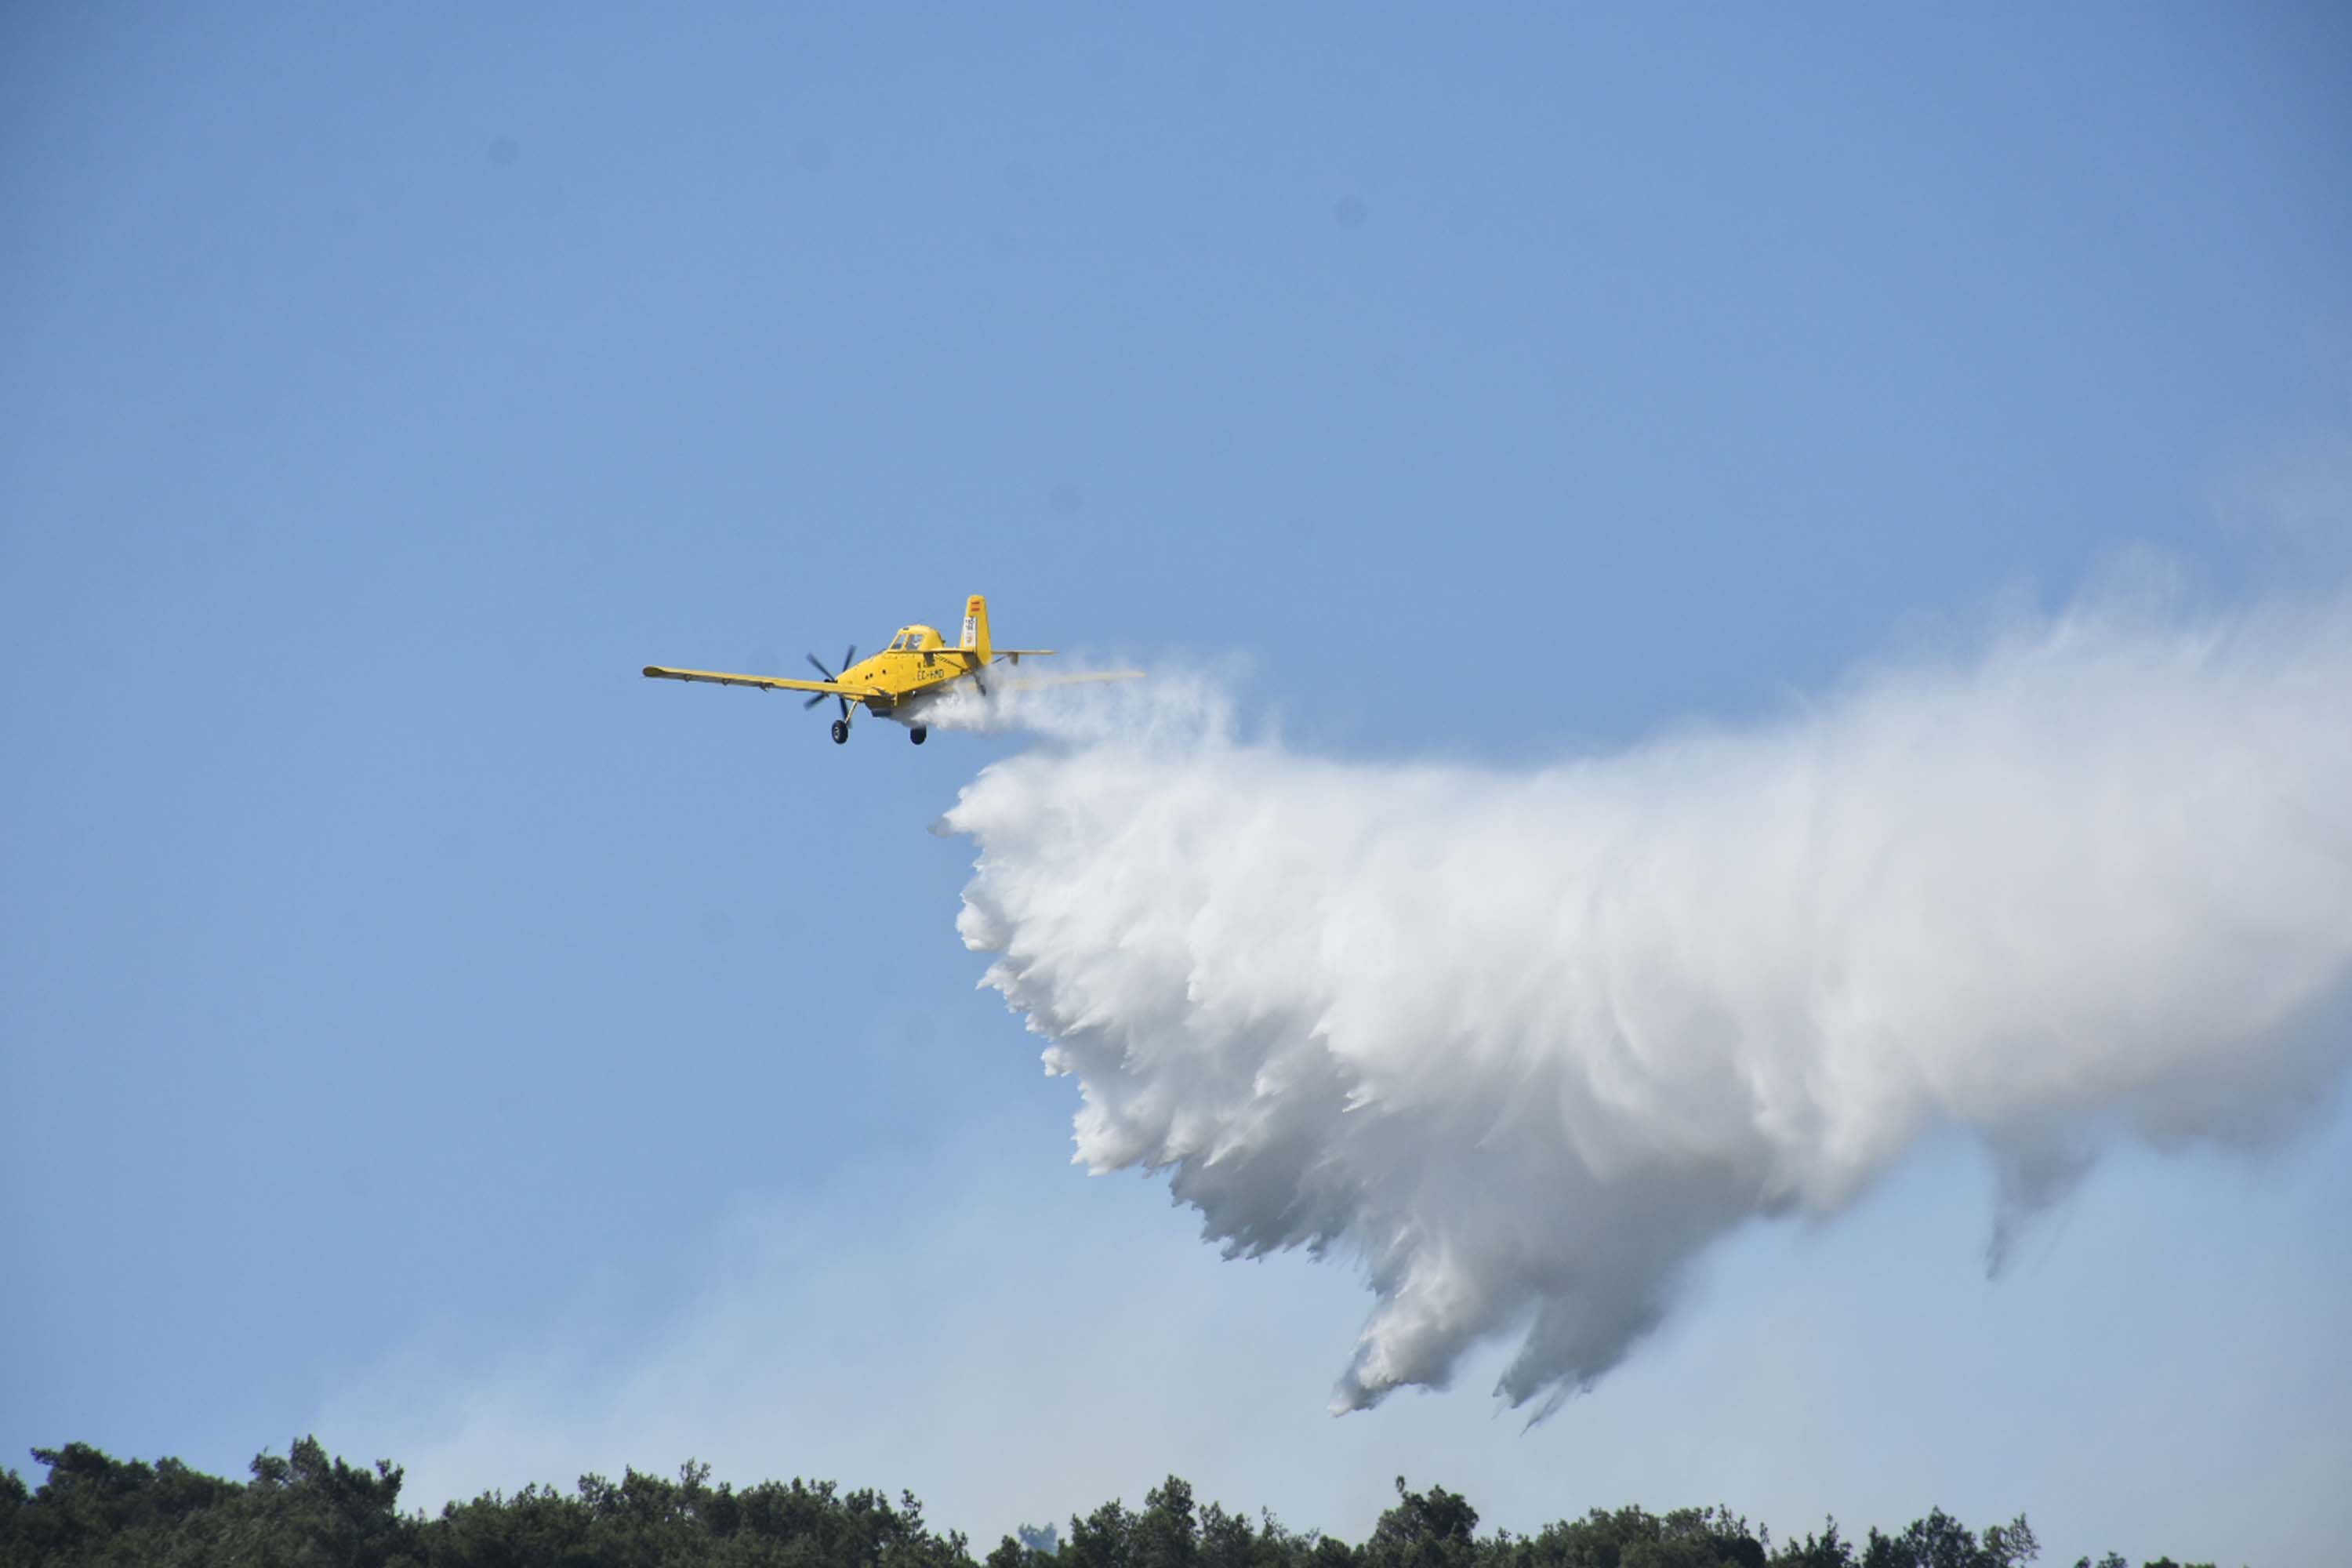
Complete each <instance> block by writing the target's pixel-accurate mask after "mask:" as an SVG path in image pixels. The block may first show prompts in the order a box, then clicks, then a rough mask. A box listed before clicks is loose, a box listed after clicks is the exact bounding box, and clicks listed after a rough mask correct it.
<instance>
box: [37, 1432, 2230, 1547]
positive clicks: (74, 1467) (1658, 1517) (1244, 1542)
mask: <svg viewBox="0 0 2352 1568" xmlns="http://www.w3.org/2000/svg"><path fill="white" fill-rule="evenodd" d="M33 1458H35V1459H36V1460H37V1461H38V1462H39V1463H41V1464H43V1465H45V1466H47V1467H48V1471H49V1474H48V1479H47V1480H46V1481H45V1482H43V1483H42V1484H41V1486H40V1488H39V1489H37V1490H36V1489H29V1488H27V1487H26V1484H25V1481H24V1479H23V1478H22V1477H21V1476H19V1475H18V1474H17V1473H16V1471H14V1470H0V1568H210V1565H212V1564H215V1563H217V1564H231V1563H234V1564H237V1565H238V1568H706V1565H710V1568H978V1565H979V1564H980V1563H984V1564H985V1568H2021V1564H2024V1563H2031V1562H2032V1561H2033V1560H2034V1559H2035V1557H2037V1556H2038V1555H2039V1552H2040V1545H2039V1543H2038V1542H2036V1541H2035V1540H2034V1538H2033V1531H2032V1527H2030V1526H2029V1525H2028V1524H2027V1523H2026V1521H2025V1519H2024V1516H2023V1515H2020V1516H2019V1517H2017V1518H2016V1519H2014V1520H2011V1521H2010V1522H2008V1523H2007V1524H1995V1525H1989V1526H1987V1527H1986V1528H1985V1529H1984V1530H1983V1531H1971V1530H1969V1529H1968V1528H1967V1527H1965V1526H1964V1525H1962V1524H1961V1523H1960V1522H1959V1521H1957V1520H1955V1519H1953V1518H1952V1517H1951V1516H1949V1515H1948V1514H1946V1513H1945V1512H1944V1511H1943V1510H1940V1509H1937V1510H1931V1511H1930V1512H1929V1513H1928V1515H1927V1518H1925V1519H1919V1520H1914V1521H1912V1522H1911V1523H1910V1524H1909V1525H1907V1526H1906V1527H1905V1528H1904V1529H1903V1530H1901V1531H1896V1532H1895V1533H1894V1534H1885V1533H1883V1532H1881V1531H1878V1530H1876V1529H1875V1528H1874V1529H1872V1530H1870V1531H1867V1532H1866V1533H1865V1534H1864V1537H1863V1538H1862V1539H1861V1540H1860V1541H1858V1542H1856V1541H1853V1540H1849V1539H1848V1538H1847V1537H1845V1536H1844V1535H1843V1533H1841V1531H1840V1530H1839V1528H1838V1525H1837V1523H1836V1521H1833V1520H1832V1521H1829V1522H1828V1524H1827V1525H1826V1526H1825V1528H1824V1529H1823V1530H1822V1532H1821V1533H1820V1534H1818V1535H1816V1534H1812V1533H1808V1534H1807V1535H1805V1536H1804V1538H1803V1539H1802V1540H1793V1539H1792V1540H1787V1541H1783V1542H1780V1544H1779V1545H1778V1546H1775V1545H1774V1544H1773V1543H1772V1542H1771V1539H1770V1534H1769V1531H1765V1530H1762V1529H1760V1528H1759V1529H1755V1530H1751V1529H1749V1528H1748V1521H1746V1520H1745V1519H1742V1518H1740V1517H1738V1515H1736V1514H1733V1513H1731V1512H1730V1511H1729V1510H1725V1509H1722V1508H1690V1509H1676V1510H1674V1511H1673V1512H1670V1513H1664V1514H1654V1513H1651V1512H1649V1511H1648V1510H1644V1509H1640V1508H1621V1509H1618V1510H1615V1511H1614V1512H1608V1511H1605V1510H1600V1509H1595V1510H1592V1511H1591V1513H1589V1514H1587V1515H1585V1516H1584V1517H1583V1518H1582V1519H1576V1520H1562V1521H1559V1523H1557V1524H1552V1525H1548V1526H1546V1527H1545V1528H1544V1529H1543V1530H1541V1531H1538V1532H1537V1533H1535V1534H1533V1535H1514V1534H1512V1533H1511V1532H1510V1531H1493V1532H1491V1533H1489V1534H1486V1535H1480V1534H1479V1533H1478V1510H1475V1509H1474V1508H1472V1507H1471V1506H1470V1503H1469V1500H1467V1499H1466V1498H1464V1497H1463V1496H1461V1494H1459V1493H1457V1492H1450V1491H1447V1490H1446V1489H1444V1487H1438V1486H1433V1487H1431V1488H1430V1489H1428V1490H1427V1491H1425V1492H1416V1491H1412V1490H1410V1489H1407V1487H1406V1485H1405V1483H1404V1481H1403V1480H1402V1479H1399V1480H1398V1481H1397V1484H1396V1487H1397V1503H1396V1506H1395V1507H1394V1508H1391V1509H1390V1510H1388V1511H1387V1512H1386V1513H1383V1514H1382V1515H1381V1519H1380V1522H1379V1524H1377V1525H1376V1526H1374V1527H1373V1530H1372V1533H1371V1535H1370V1538H1369V1539H1367V1540H1365V1541H1364V1542H1361V1543H1360V1544H1356V1545H1351V1544H1349V1542H1345V1541H1341V1540H1339V1538H1338V1537H1336V1536H1329V1535H1325V1534H1323V1533H1322V1532H1320V1531H1305V1532H1304V1533H1301V1532H1299V1531H1293V1530H1290V1529H1288V1528H1286V1526H1284V1525H1283V1524H1282V1523H1281V1522H1280V1521H1278V1520H1276V1518H1275V1517H1274V1515H1273V1514H1271V1513H1268V1512H1260V1513H1259V1514H1258V1515H1257V1516H1256V1517H1255V1518H1252V1517H1251V1516H1249V1515H1247V1514H1241V1513H1229V1512H1227V1511H1226V1510H1224V1509H1223V1508H1221V1507H1219V1506H1218V1505H1217V1504H1215V1503H1210V1504H1208V1505H1206V1506H1202V1504H1200V1503H1199V1502H1198V1501H1197V1500H1195V1499H1194V1498H1193V1495H1192V1488H1191V1487H1189V1486H1187V1485H1186V1484H1185V1483H1184V1482H1183V1481H1181V1480H1179V1479H1176V1478H1174V1477H1172V1476H1171V1477H1170V1478H1169V1479H1168V1480H1166V1481H1165V1482H1163V1483H1162V1484H1161V1485H1160V1486H1158V1487H1155V1488H1153V1489H1151V1491H1150V1493H1149V1494H1148V1495H1147V1496H1146V1497H1145V1499H1144V1505H1143V1508H1142V1509H1141V1510H1130V1509H1129V1508H1127V1507H1125V1506H1124V1505H1123V1504H1121V1503H1118V1502H1108V1503H1105V1504H1103V1505H1102V1506H1101V1507H1100V1508H1097V1509H1096V1510H1094V1511H1093V1512H1092V1513H1090V1514H1087V1515H1086V1516H1085V1517H1083V1518H1079V1517H1075V1516H1074V1517H1073V1518H1072V1519H1071V1520H1070V1521H1069V1527H1068V1533H1067V1536H1066V1538H1065V1537H1064V1536H1063V1535H1062V1533H1061V1532H1060V1531H1058V1530H1024V1531H1023V1532H1022V1533H1023V1536H1024V1537H1025V1538H1026V1540H1025V1541H1024V1540H1022V1539H1016V1538H1014V1537H1013V1536H1009V1535H1008V1536H1006V1537H1005V1538H1004V1539H1003V1542H1001V1543H1000V1544H998V1545H997V1547H996V1548H995V1549H994V1550H993V1551H992V1552H988V1553H987V1554H986V1555H985V1556H984V1557H982V1558H979V1559H977V1560H976V1559H975V1557H974V1554H973V1552H972V1549H971V1542H970V1541H968V1540H967V1539H966V1538H965V1536H964V1535H963V1533H962V1532H961V1531H952V1530H950V1531H946V1532H944V1533H941V1532H940V1531H936V1530H934V1529H932V1528H931V1526H930V1525H929V1523H928V1522H926V1521H925V1520H924V1518H923V1508H922V1504H920V1503H919V1502H918V1501H916V1500H915V1498H914V1496H913V1494H912V1493H908V1492H901V1493H900V1494H899V1495H898V1499H897V1500H895V1501H893V1500H891V1499H890V1498H889V1497H887V1496H886V1495H885V1494H883V1493H881V1492H878V1491H871V1490H858V1491H843V1490H842V1489H839V1488H838V1487H836V1486H835V1485H834V1484H833V1483H832V1482H830V1481H816V1482H810V1481H801V1480H793V1481H762V1482H761V1483H760V1484H759V1485H757V1486H751V1487H744V1488H742V1489H737V1488H735V1487H733V1486H730V1485H728V1484H725V1483H721V1484H720V1485H719V1486H716V1487H714V1486H712V1485H711V1484H710V1468H709V1466H707V1465H700V1464H694V1463H688V1465H687V1466H686V1467H685V1468H683V1469H682V1470H680V1471H679V1473H678V1477H677V1479H676V1480H667V1479H662V1478H661V1477H658V1476H651V1475H644V1474H641V1473H639V1472H638V1471H635V1470H630V1471H627V1472H626V1473H625V1474H624V1475H623V1476H622V1478H621V1479H619V1480H618V1481H610V1480H606V1479H604V1478H603V1477H602V1476H583V1477H582V1478H581V1480H580V1484H579V1486H578V1487H577V1488H575V1489H573V1490H572V1491H569V1492H564V1491H559V1490H556V1489H551V1488H544V1487H540V1486H536V1485H533V1486H528V1487H525V1488H524V1489H522V1490H521V1491H520V1492H517V1493H515V1494H514V1495H513V1496H511V1497H509V1496H506V1495H504V1494H501V1493H498V1492H490V1493H486V1494H484V1495H483V1496H481V1497H478V1498H477V1499H475V1500H473V1501H471V1502H463V1503H451V1504H449V1505H447V1506H446V1507H445V1508H443V1509H442V1510H441V1512H440V1514H439V1516H438V1517H436V1518H427V1517H426V1516H425V1514H424V1513H423V1512H422V1511H416V1512H403V1511H402V1510H401V1508H400V1481H401V1472H400V1469H399V1467H397V1466H395V1465H394V1464H392V1463H391V1462H390V1461H388V1460H380V1461H378V1462H377V1464H376V1465H375V1467H374V1468H372V1469H368V1468H355V1467H352V1466H350V1465H346V1464H345V1463H343V1461H342V1460H341V1459H337V1458H329V1456H328V1455H327V1452H326V1450H325V1449H323V1448H322V1447H320V1445H319V1443H318V1442H317V1441H316V1440H315V1439H313V1438H309V1437H305V1438H303V1439H302V1440H301V1441H300V1442H298V1443H296V1444H295V1445H294V1447H293V1449H292V1451H291V1452H290V1453H289V1454H288V1455H287V1456H286V1457H284V1458H280V1457H278V1456H277V1455H274V1454H263V1455H261V1456H260V1457H259V1458H256V1459H255V1460H254V1461H253V1467H252V1469H253V1477H252V1479H250V1480H249V1481H242V1482H240V1481H230V1480H224V1479H221V1478H219V1477H217V1476H208V1475H205V1474H203V1473H202V1472H201V1471H197V1470H193V1469H190V1468H188V1467H187V1466H185V1465H184V1464H182V1463H180V1461H178V1460H177V1459H163V1460H160V1461H158V1462H156V1463H155V1464H152V1465H150V1464H146V1463H144V1462H142V1461H140V1460H136V1459H132V1460H120V1459H114V1458H109V1457H108V1456H107V1455H105V1454H103V1453H101V1452H100V1451H99V1450H98V1449H96V1448H93V1447H89V1446H88V1445H86V1444H81V1443H71V1444H68V1445H67V1446H66V1447H63V1448H58V1449H48V1448H36V1449H34V1450H33ZM2075 1568H2131V1565H2130V1564H2129V1563H2126V1562H2125V1561H2124V1559H2122V1558H2121V1557H2118V1556H2116V1555H2114V1554H2112V1553H2111V1554H2109V1555H2108V1556H2107V1557H2106V1558H2105V1560H2104V1561H2102V1562H2101V1563H2097V1564H2095V1565H2094V1564H2092V1563H2091V1561H2090V1559H2088V1558H2084V1559H2083V1560H2082V1561H2081V1562H2080V1563H2077V1564H2076V1565H2075ZM2145 1568H2182V1565H2180V1564H2176V1563H2172V1561H2171V1560H2170V1559H2169V1558H2162V1559H2158V1560H2157V1561H2156V1562H2154V1563H2148V1564H2146V1565H2145ZM2189 1568H2200V1565H2189ZM2201 1568H2210V1565H2201Z"/></svg>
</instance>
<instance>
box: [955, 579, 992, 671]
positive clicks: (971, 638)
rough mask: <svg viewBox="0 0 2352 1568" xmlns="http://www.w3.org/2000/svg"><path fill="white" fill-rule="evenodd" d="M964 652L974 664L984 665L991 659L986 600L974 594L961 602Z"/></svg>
mask: <svg viewBox="0 0 2352 1568" xmlns="http://www.w3.org/2000/svg"><path fill="white" fill-rule="evenodd" d="M961 646H962V647H963V649H964V651H965V652H967V653H969V654H971V656H972V662H973V663H975V664H986V663H987V662H988V661H989V659H990V658H992V652H991V650H990V647H989V642H988V600H987V599H986V598H985V597H983V596H982V595H978V594H974V595H972V596H971V598H969V599H966V600H965V601H964V602H963V642H962V644H961Z"/></svg>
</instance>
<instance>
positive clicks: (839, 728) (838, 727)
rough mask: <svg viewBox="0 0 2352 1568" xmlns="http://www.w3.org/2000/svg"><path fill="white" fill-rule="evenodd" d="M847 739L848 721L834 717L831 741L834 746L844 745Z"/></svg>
mask: <svg viewBox="0 0 2352 1568" xmlns="http://www.w3.org/2000/svg"><path fill="white" fill-rule="evenodd" d="M848 741H849V721H848V720H846V719H835V721H833V743H834V744H835V745H836V746H840V745H845V744H847V743H848Z"/></svg>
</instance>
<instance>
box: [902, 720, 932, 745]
mask: <svg viewBox="0 0 2352 1568" xmlns="http://www.w3.org/2000/svg"><path fill="white" fill-rule="evenodd" d="M930 736H931V732H930V731H929V730H926V729H924V728H923V727H922V726H921V725H920V724H918V725H916V726H915V727H914V728H913V729H911V730H909V731H907V739H908V740H909V741H912V742H915V744H917V745H921V744H922V743H923V742H925V741H928V740H929V739H930Z"/></svg>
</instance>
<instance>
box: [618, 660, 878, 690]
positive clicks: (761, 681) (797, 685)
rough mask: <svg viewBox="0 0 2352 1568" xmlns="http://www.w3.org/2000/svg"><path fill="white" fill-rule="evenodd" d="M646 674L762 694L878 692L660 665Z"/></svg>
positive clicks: (649, 667)
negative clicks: (748, 688) (752, 689)
mask: <svg viewBox="0 0 2352 1568" xmlns="http://www.w3.org/2000/svg"><path fill="white" fill-rule="evenodd" d="M646 676H647V677H648V678H649V679H655V680H686V681H695V680H707V681H709V683H710V684H711V685H713V686H756V687H758V688H759V689H761V690H762V691H824V692H830V693H831V694H833V695H834V696H835V697H856V698H862V697H866V696H867V695H869V694H870V693H871V692H872V690H873V688H871V687H866V686H844V685H843V684H842V683H841V682H840V681H838V680H794V679H792V678H790V677H789V676H782V675H726V674H722V673H721V672H719V671H718V670H715V669H670V668H666V667H665V666H662V665H658V664H649V665H647V666H646Z"/></svg>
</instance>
